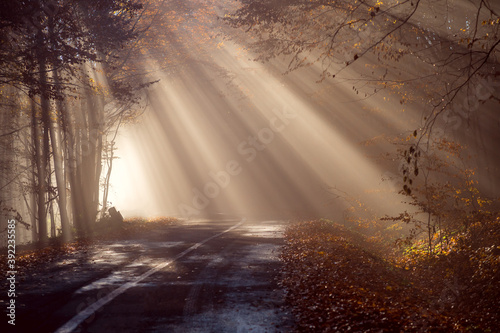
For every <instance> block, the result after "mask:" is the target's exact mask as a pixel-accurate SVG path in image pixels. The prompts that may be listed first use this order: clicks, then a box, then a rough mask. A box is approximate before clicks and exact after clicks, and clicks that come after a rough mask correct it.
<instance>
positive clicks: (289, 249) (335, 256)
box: [281, 217, 500, 332]
mask: <svg viewBox="0 0 500 333" xmlns="http://www.w3.org/2000/svg"><path fill="white" fill-rule="evenodd" d="M486 235H487V236H486ZM457 237H458V238H457V242H456V244H457V245H456V247H455V248H453V250H451V251H450V252H449V253H447V254H443V255H439V256H438V255H436V256H433V257H430V256H428V255H426V254H425V255H419V254H418V253H416V252H412V251H407V252H403V253H396V254H395V253H394V252H392V253H393V254H390V253H391V250H392V249H391V248H387V247H384V246H382V245H380V244H374V243H373V242H372V241H368V239H367V237H364V236H363V235H361V234H359V233H356V232H353V231H351V230H349V229H348V228H345V227H343V226H340V225H338V224H335V223H333V222H331V221H327V220H320V221H307V222H301V223H298V224H294V225H292V226H290V227H289V228H288V229H287V231H286V245H285V246H284V248H283V252H282V256H281V258H282V260H283V262H284V268H283V271H282V280H281V283H282V286H283V287H284V288H285V289H286V291H287V300H288V302H289V303H290V305H291V306H292V307H293V309H294V313H295V314H296V318H297V321H298V328H297V330H298V331H301V332H346V331H354V332H381V331H384V332H388V331H391V332H403V331H404V332H427V331H448V332H449V331H457V332H460V331H473V332H493V331H495V328H496V327H498V323H499V319H500V318H499V315H498V309H499V308H500V292H499V288H498V285H499V282H500V271H499V267H500V255H499V254H500V248H498V246H497V245H496V244H499V240H500V219H499V218H498V217H496V218H490V219H487V220H484V221H478V222H476V223H475V224H474V225H473V227H471V228H470V229H469V230H468V231H467V232H464V233H462V234H460V235H458V236H457ZM409 258H411V260H408V259H409Z"/></svg>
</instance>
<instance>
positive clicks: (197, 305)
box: [10, 219, 293, 333]
mask: <svg viewBox="0 0 500 333" xmlns="http://www.w3.org/2000/svg"><path fill="white" fill-rule="evenodd" d="M282 223H283V222H280V221H247V220H245V219H241V220H240V219H225V220H219V221H208V220H206V221H190V222H178V223H175V224H174V225H172V226H168V227H162V228H161V229H157V230H154V231H152V232H148V233H145V234H142V235H138V236H137V237H133V238H132V239H128V240H123V241H115V242H105V243H103V244H99V245H96V246H94V247H92V248H91V249H89V250H86V251H80V252H77V253H76V254H72V255H68V256H66V257H64V258H61V259H60V260H57V261H54V262H51V263H48V264H47V265H45V266H44V267H42V268H40V269H37V270H36V273H33V274H31V275H30V276H26V277H25V278H24V279H23V280H21V281H19V283H18V286H17V288H18V298H17V309H16V326H15V330H14V331H15V332H58V333H60V332H287V331H289V330H290V329H291V327H292V326H293V321H292V319H291V315H290V314H289V313H288V312H287V311H286V310H284V308H283V304H284V303H283V302H284V294H283V291H282V290H280V289H279V288H278V287H277V285H276V280H275V278H276V276H277V273H278V272H277V269H278V268H279V265H280V263H279V260H278V255H279V246H280V244H281V242H282V227H283V225H282ZM10 329H12V327H10Z"/></svg>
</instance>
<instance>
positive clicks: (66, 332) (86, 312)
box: [55, 218, 246, 333]
mask: <svg viewBox="0 0 500 333" xmlns="http://www.w3.org/2000/svg"><path fill="white" fill-rule="evenodd" d="M245 221H246V219H245V218H243V219H242V220H241V221H240V222H238V223H237V224H235V225H233V226H232V227H231V228H229V229H226V230H224V231H222V232H220V233H218V234H216V235H214V236H212V237H209V238H207V239H205V240H203V241H201V242H199V243H196V244H194V245H193V246H191V247H190V248H188V249H187V250H184V251H182V252H181V253H179V254H178V255H177V256H175V257H174V259H172V260H170V261H167V262H164V263H161V264H159V265H157V266H155V267H153V268H151V269H150V270H149V271H147V272H146V273H144V274H142V275H140V276H138V277H137V278H136V279H135V280H133V281H130V282H127V283H125V284H123V285H121V286H120V287H119V288H117V289H115V290H113V291H112V292H111V293H109V294H107V295H106V296H105V297H103V298H101V299H99V300H98V301H97V302H95V303H92V304H91V305H89V306H88V307H86V308H85V309H83V310H82V311H80V312H79V313H78V314H77V315H76V316H74V317H73V318H71V319H70V320H69V321H68V322H66V324H64V325H63V326H61V327H60V328H59V329H58V330H57V331H55V333H70V332H72V331H73V330H74V329H75V328H77V327H78V325H80V324H81V323H82V322H83V321H84V320H85V319H87V318H88V317H89V316H91V315H92V314H93V313H94V312H96V311H97V310H99V309H100V308H101V307H103V306H104V305H106V304H108V303H109V302H111V301H112V300H113V299H115V298H116V297H117V296H119V295H121V294H123V293H124V292H125V291H126V290H128V289H130V288H132V287H135V286H136V285H137V284H138V283H139V282H141V281H142V280H144V279H145V278H147V277H148V276H150V275H152V274H154V273H156V272H158V271H159V270H160V269H163V268H164V267H166V266H168V265H170V264H171V263H173V262H174V261H176V260H178V259H180V258H182V257H184V256H185V255H186V254H188V253H189V252H191V251H193V250H195V249H197V248H199V247H200V246H202V245H203V244H205V243H206V242H208V241H211V240H212V239H214V238H217V237H219V236H222V235H223V234H225V233H226V232H229V231H231V230H233V229H236V228H238V227H239V226H240V225H242V224H243V223H245Z"/></svg>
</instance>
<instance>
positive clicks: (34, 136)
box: [30, 100, 40, 242]
mask: <svg viewBox="0 0 500 333" xmlns="http://www.w3.org/2000/svg"><path fill="white" fill-rule="evenodd" d="M31 141H32V147H33V151H32V154H31V156H30V163H31V177H30V181H31V188H30V201H31V241H32V242H36V241H38V228H37V214H38V206H37V194H38V191H37V188H38V187H37V182H36V175H37V170H38V165H39V164H40V160H39V158H38V156H39V149H40V148H39V146H40V143H39V141H38V124H37V117H36V107H35V101H34V100H31Z"/></svg>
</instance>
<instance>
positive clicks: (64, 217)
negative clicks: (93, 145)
mask: <svg viewBox="0 0 500 333" xmlns="http://www.w3.org/2000/svg"><path fill="white" fill-rule="evenodd" d="M54 80H55V83H56V85H58V86H59V84H60V83H59V75H58V73H57V71H55V72H54ZM62 104H63V103H62V102H61V101H58V102H57V103H56V105H57V110H56V112H59V114H60V115H62V113H63V112H64V107H63V105H62ZM61 117H62V116H61ZM52 118H53V120H52V121H51V122H50V124H51V126H50V142H51V143H52V153H53V156H54V172H55V175H56V184H57V193H58V194H59V196H58V205H59V212H60V215H61V229H62V237H63V241H64V242H67V241H69V240H70V239H71V230H70V223H69V217H68V210H67V200H66V199H67V191H66V179H65V177H64V168H63V156H62V148H61V141H62V140H61V130H60V128H59V126H58V119H59V117H57V115H55V117H52Z"/></svg>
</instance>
